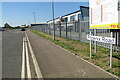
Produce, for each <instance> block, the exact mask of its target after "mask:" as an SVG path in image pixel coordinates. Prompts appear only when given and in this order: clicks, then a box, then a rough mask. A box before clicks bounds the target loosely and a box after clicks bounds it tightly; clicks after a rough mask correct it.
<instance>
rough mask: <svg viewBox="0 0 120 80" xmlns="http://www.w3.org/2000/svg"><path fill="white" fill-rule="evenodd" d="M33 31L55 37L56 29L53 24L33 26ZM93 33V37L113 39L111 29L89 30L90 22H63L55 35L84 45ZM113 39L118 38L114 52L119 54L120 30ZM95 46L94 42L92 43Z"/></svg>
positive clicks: (107, 46)
mask: <svg viewBox="0 0 120 80" xmlns="http://www.w3.org/2000/svg"><path fill="white" fill-rule="evenodd" d="M31 29H33V30H37V31H40V32H43V33H46V34H49V35H53V32H54V29H53V24H52V23H51V24H48V25H40V26H31ZM90 31H91V32H92V35H96V36H103V37H111V34H110V32H111V30H110V29H96V30H95V29H89V20H84V21H83V20H79V21H77V22H69V23H68V22H61V23H56V24H55V35H56V36H59V37H64V38H67V39H72V40H79V41H81V42H84V43H89V41H88V40H87V35H88V34H89V32H90ZM113 37H114V38H116V44H114V45H113V50H114V51H116V52H118V51H120V30H114V31H113ZM92 44H94V41H92ZM96 44H97V46H101V47H104V48H110V44H108V43H102V42H96Z"/></svg>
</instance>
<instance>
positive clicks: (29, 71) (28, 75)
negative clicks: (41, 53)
mask: <svg viewBox="0 0 120 80" xmlns="http://www.w3.org/2000/svg"><path fill="white" fill-rule="evenodd" d="M25 48H26V67H27V78H28V79H29V80H31V70H30V62H29V55H28V47H27V40H25Z"/></svg>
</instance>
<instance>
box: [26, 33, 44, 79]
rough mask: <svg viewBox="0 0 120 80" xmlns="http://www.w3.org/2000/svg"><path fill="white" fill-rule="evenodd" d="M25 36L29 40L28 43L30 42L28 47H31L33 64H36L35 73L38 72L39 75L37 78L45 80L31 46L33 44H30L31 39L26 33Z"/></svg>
mask: <svg viewBox="0 0 120 80" xmlns="http://www.w3.org/2000/svg"><path fill="white" fill-rule="evenodd" d="M25 35H26V39H27V41H28V46H29V49H30V53H31V57H32V60H33V64H34V67H35V72H36V74H37V78H38V79H40V78H41V79H43V76H42V73H41V70H40V68H39V65H38V62H37V60H36V57H35V55H34V51H33V49H32V46H31V44H30V41H29V38H28V35H27V33H26V32H25Z"/></svg>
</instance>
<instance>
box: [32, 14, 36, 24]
mask: <svg viewBox="0 0 120 80" xmlns="http://www.w3.org/2000/svg"><path fill="white" fill-rule="evenodd" d="M33 15H34V21H35V25H36V15H35V12H33Z"/></svg>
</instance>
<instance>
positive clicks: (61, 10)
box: [2, 2, 89, 27]
mask: <svg viewBox="0 0 120 80" xmlns="http://www.w3.org/2000/svg"><path fill="white" fill-rule="evenodd" d="M80 6H89V3H88V2H54V9H55V12H54V14H55V18H57V17H60V16H63V15H66V14H69V13H71V12H74V11H77V10H80ZM33 12H35V15H36V23H41V22H47V21H48V20H51V19H52V3H51V2H2V25H4V24H5V23H8V24H10V25H11V26H13V27H15V26H19V25H23V24H30V23H35V21H34V15H33Z"/></svg>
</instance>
